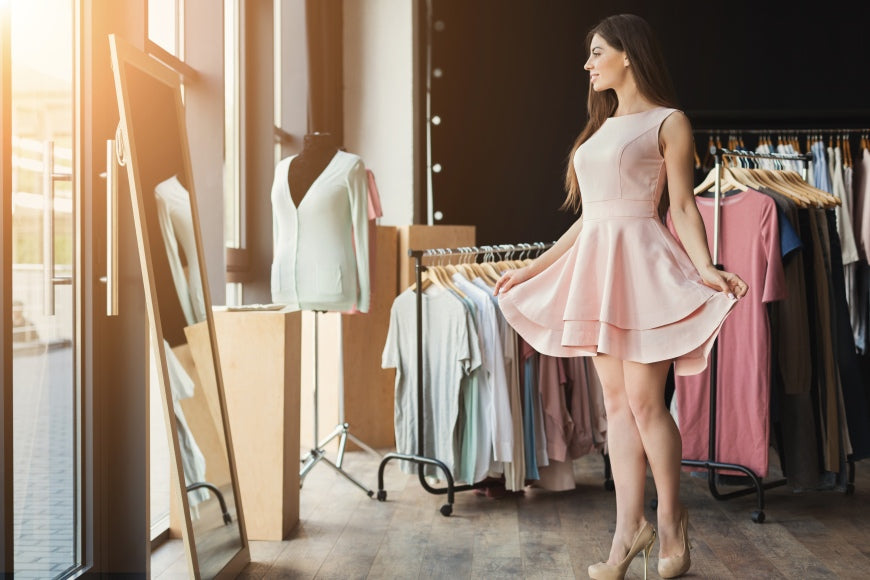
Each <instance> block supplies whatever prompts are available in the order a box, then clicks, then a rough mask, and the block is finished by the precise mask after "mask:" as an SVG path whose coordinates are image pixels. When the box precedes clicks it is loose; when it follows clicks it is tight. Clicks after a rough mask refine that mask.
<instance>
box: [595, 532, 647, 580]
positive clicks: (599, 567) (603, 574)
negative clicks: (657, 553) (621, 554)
mask: <svg viewBox="0 0 870 580" xmlns="http://www.w3.org/2000/svg"><path fill="white" fill-rule="evenodd" d="M655 540H656V530H655V528H654V527H653V526H652V524H651V523H649V522H646V523H644V525H643V526H642V527H641V528H640V529H639V530H638V531H637V533H636V534H635V535H634V540H632V542H631V547H630V548H629V549H628V554H626V555H625V558H623V559H622V562H620V563H619V564H616V565H615V566H611V565H610V564H608V563H607V562H598V563H597V564H592V565H591V566H589V577H590V578H595V579H597V580H622V579H623V578H625V573H626V572H627V571H628V565H629V564H631V561H632V560H634V557H635V556H637V554H638V552H643V578H644V580H646V569H647V563H648V561H649V553H650V552H651V551H652V546H653V542H655Z"/></svg>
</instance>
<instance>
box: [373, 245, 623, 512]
mask: <svg viewBox="0 0 870 580" xmlns="http://www.w3.org/2000/svg"><path fill="white" fill-rule="evenodd" d="M552 245H553V244H552V243H541V242H538V243H534V244H505V245H499V246H481V247H468V248H453V249H444V248H442V249H434V250H408V256H410V257H411V258H414V274H415V281H416V286H415V290H414V292H415V294H416V307H417V313H416V321H417V326H416V339H417V353H416V357H417V417H418V418H423V417H425V414H424V412H423V411H424V408H423V399H424V397H423V298H422V290H421V288H422V286H423V271H424V270H425V269H426V266H424V265H423V258H424V257H447V256H469V257H475V258H476V257H477V256H480V255H483V256H484V259H486V258H488V257H489V256H495V255H496V254H507V256H508V259H510V258H509V256H511V255H513V254H514V253H519V254H520V256H522V255H523V254H524V253H529V252H535V251H538V252H540V251H543V250H546V249H547V248H549V247H551V246H552ZM423 426H424V421H422V420H418V421H417V454H416V455H411V454H406V453H398V452H396V453H388V454H386V455H385V456H384V458H383V459H382V460H381V465H380V467H379V468H378V493H377V499H378V500H379V501H386V499H387V492H386V490H385V489H384V468H385V467H386V465H387V463H389V462H390V461H391V460H393V459H403V460H405V461H410V462H412V463H416V464H417V468H418V469H417V475H418V477H419V480H420V485H421V486H422V487H423V489H425V490H426V491H427V492H429V493H431V494H436V495H443V494H447V503H446V504H444V505H442V506H441V514H442V515H444V516H449V515H450V514H452V513H453V501H454V494H455V493H456V492H459V491H468V490H471V489H479V488H481V487H484V486H482V485H479V484H463V485H456V484H455V483H454V479H453V474H452V473H451V472H450V468H448V467H447V465H446V464H445V463H444V462H442V461H441V460H439V459H436V458H433V457H427V456H426V455H425V451H424V445H423V434H424V429H423ZM425 465H433V466H435V467H437V468H438V469H440V470H441V472H442V473H444V479H445V480H446V482H447V487H441V488H437V487H433V486H431V485H430V484H429V482H428V481H426V476H425V475H424V473H423V467H424V466H425ZM605 477H607V478H609V465H606V466H605ZM605 485H606V483H605Z"/></svg>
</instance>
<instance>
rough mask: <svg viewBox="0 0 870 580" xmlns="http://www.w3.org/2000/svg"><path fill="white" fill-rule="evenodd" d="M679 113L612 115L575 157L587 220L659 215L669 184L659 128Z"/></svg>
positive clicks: (667, 110) (663, 110)
mask: <svg viewBox="0 0 870 580" xmlns="http://www.w3.org/2000/svg"><path fill="white" fill-rule="evenodd" d="M673 112H674V109H665V108H656V109H650V110H649V111H643V112H641V113H634V114H631V115H624V116H622V117H610V118H608V119H606V120H605V121H604V124H603V125H601V127H600V128H599V129H598V131H596V132H595V134H594V135H592V137H590V138H589V139H588V140H587V141H586V142H585V143H583V145H581V146H580V147H579V148H578V149H577V152H576V153H575V154H574V159H573V162H574V170H575V171H576V172H577V180H578V182H579V183H580V195H581V196H582V200H583V220H584V221H588V220H592V219H601V218H607V217H655V216H656V208H657V207H658V203H659V199H660V198H661V195H662V190H663V189H664V184H665V160H664V158H663V157H662V155H661V153H660V152H659V127H660V126H661V124H662V122H663V121H664V119H665V118H667V116H668V115H670V114H671V113H673Z"/></svg>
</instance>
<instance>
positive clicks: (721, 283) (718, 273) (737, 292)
mask: <svg viewBox="0 0 870 580" xmlns="http://www.w3.org/2000/svg"><path fill="white" fill-rule="evenodd" d="M700 274H701V280H702V281H703V282H704V284H706V285H707V286H709V287H710V288H712V289H714V290H720V291H722V292H728V294H729V295H731V296H732V297H736V298H743V297H744V296H745V295H746V293H747V292H748V291H749V286H748V285H747V284H746V282H744V281H743V279H741V278H740V276H738V275H737V274H734V273H733V272H726V271H724V270H718V269H717V268H716V266H708V267H707V268H704V270H703V271H701V272H700Z"/></svg>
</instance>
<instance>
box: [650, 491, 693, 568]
mask: <svg viewBox="0 0 870 580" xmlns="http://www.w3.org/2000/svg"><path fill="white" fill-rule="evenodd" d="M680 532H681V533H682V534H683V553H682V554H679V555H677V556H668V557H667V558H659V565H658V569H659V576H661V577H662V578H676V577H677V576H682V575H683V574H685V573H686V572H688V571H689V567H690V566H691V565H692V558H691V556H690V555H689V510H687V509H686V508H683V513H682V514H681V515H680Z"/></svg>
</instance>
